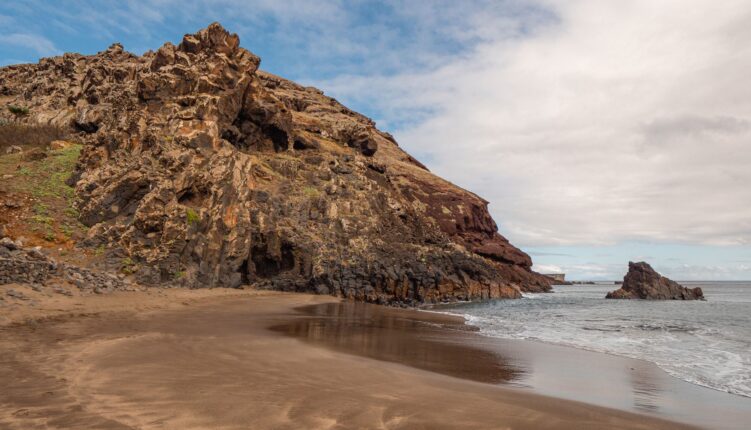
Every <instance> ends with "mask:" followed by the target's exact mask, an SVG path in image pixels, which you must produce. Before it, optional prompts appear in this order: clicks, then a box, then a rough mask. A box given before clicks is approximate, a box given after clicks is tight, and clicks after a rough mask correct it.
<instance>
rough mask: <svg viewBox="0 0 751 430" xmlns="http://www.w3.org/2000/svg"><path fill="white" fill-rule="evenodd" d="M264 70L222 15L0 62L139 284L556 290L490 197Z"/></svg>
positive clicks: (501, 292) (113, 255) (368, 291)
mask: <svg viewBox="0 0 751 430" xmlns="http://www.w3.org/2000/svg"><path fill="white" fill-rule="evenodd" d="M259 64H260V59H259V58H258V57H257V56H255V55H253V54H252V53H251V52H249V51H247V50H245V49H243V48H242V47H240V40H239V38H238V36H237V35H236V34H231V33H229V32H228V31H226V30H225V29H224V28H222V26H221V25H219V24H218V23H214V24H212V25H210V26H209V27H208V28H206V29H203V30H201V31H199V32H197V33H195V34H189V35H186V36H185V37H184V38H183V39H182V41H181V42H180V43H179V44H177V45H173V44H172V43H169V42H168V43H166V44H164V45H163V46H162V47H161V48H159V49H158V50H157V51H155V52H151V51H149V52H147V53H145V54H144V55H142V56H138V55H134V54H131V53H128V52H127V51H125V50H124V49H123V47H122V46H121V45H120V44H114V45H112V46H111V47H110V48H109V49H107V50H105V51H102V52H100V53H98V54H96V55H91V56H84V55H78V54H65V55H63V56H59V57H54V58H45V59H42V60H41V61H39V63H38V64H24V65H15V66H8V67H3V68H0V96H2V100H3V102H4V103H7V104H13V105H19V106H24V107H25V108H28V110H29V116H28V117H27V118H25V119H24V121H30V122H31V121H33V122H37V123H45V124H54V125H59V126H62V127H66V128H67V127H70V128H71V129H72V130H73V131H74V132H75V133H77V136H76V140H77V141H80V142H81V143H83V144H84V147H83V151H82V155H81V158H80V160H79V163H78V166H77V170H76V173H75V174H74V175H73V177H71V178H70V180H69V183H70V184H71V185H73V186H74V187H75V196H76V202H77V210H78V212H79V213H80V221H81V222H82V223H83V224H85V225H86V226H87V227H89V234H88V238H87V239H86V241H85V243H84V245H85V246H88V247H91V248H92V249H101V250H103V252H104V258H105V260H106V261H107V264H109V265H110V266H112V267H111V269H112V270H118V269H119V268H120V266H122V265H123V264H125V263H123V262H127V269H128V273H132V276H133V277H134V278H135V280H136V281H137V282H139V283H141V284H144V285H175V286H184V287H191V288H197V287H239V286H241V285H253V286H255V287H257V288H267V289H276V290H284V291H300V292H302V291H307V292H316V293H319V294H331V295H336V296H340V297H346V298H349V299H352V300H362V301H368V302H376V303H383V304H393V305H415V304H419V303H423V302H439V301H453V300H472V299H489V298H516V297H521V292H523V291H530V292H542V291H549V290H550V283H551V281H550V279H549V278H547V277H545V276H542V275H539V274H537V273H535V272H533V271H532V270H531V266H532V260H531V259H530V257H529V256H528V255H527V254H525V253H524V252H522V251H521V250H520V249H518V248H516V247H515V246H513V245H512V244H511V243H509V241H508V240H506V238H504V237H503V236H501V235H500V234H499V233H498V229H497V227H496V223H495V222H494V221H493V219H492V218H491V216H490V214H489V213H488V209H487V206H488V202H487V201H485V200H483V199H482V198H480V197H478V196H477V195H475V194H473V193H471V192H469V191H466V190H463V189H461V188H459V187H457V186H456V185H454V184H451V183H450V182H448V181H445V180H443V179H441V178H439V177H437V176H436V175H434V174H432V173H431V172H430V171H428V169H427V168H426V167H425V166H423V165H422V164H420V163H419V162H418V161H417V160H415V159H414V158H413V157H411V156H410V155H409V154H407V153H406V152H405V151H404V150H403V149H401V148H400V147H399V145H398V144H397V142H396V140H395V139H394V138H393V137H392V136H391V135H390V134H388V133H386V132H383V131H381V130H378V129H377V128H376V126H375V123H374V122H373V121H372V120H371V119H369V118H367V117H365V116H364V115H361V114H359V113H356V112H354V111H352V110H350V109H348V108H347V107H345V106H343V105H341V104H340V103H338V102H337V101H336V100H335V99H333V98H331V97H327V96H326V95H324V94H323V92H322V91H320V90H318V89H316V88H312V87H306V86H302V85H298V84H296V83H294V82H291V81H288V80H286V79H283V78H280V77H278V76H274V75H272V74H269V73H265V72H263V71H260V70H259V69H258V67H259Z"/></svg>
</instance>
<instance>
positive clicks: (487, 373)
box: [272, 302, 751, 430]
mask: <svg viewBox="0 0 751 430" xmlns="http://www.w3.org/2000/svg"><path fill="white" fill-rule="evenodd" d="M298 311H299V312H301V313H302V314H304V315H307V316H308V318H302V319H298V320H296V321H294V322H291V323H288V324H284V325H280V326H276V327H272V329H273V330H275V331H278V332H281V333H285V334H287V335H290V336H294V337H296V338H299V339H303V340H305V341H307V342H310V343H312V344H316V345H324V346H326V347H328V348H332V349H334V350H337V351H342V352H347V353H350V354H357V355H361V356H364V357H371V358H376V359H378V360H386V361H390V362H395V363H401V364H406V365H409V366H413V367H416V368H420V369H424V370H429V371H432V372H439V373H442V374H446V375H449V376H453V377H458V378H464V379H469V380H474V381H478V382H485V383H491V384H498V385H502V386H504V387H514V388H518V389H522V390H525V391H528V392H533V393H536V394H542V395H546V396H552V397H558V398H563V399H569V400H576V401H580V402H584V403H587V404H593V405H598V406H604V407H609V408H615V409H619V410H623V411H629V412H634V413H640V414H648V415H652V416H656V417H660V418H664V419H669V420H673V421H680V422H685V423H691V424H694V425H699V426H701V427H704V428H713V429H737V430H745V429H748V428H749V423H751V399H749V398H746V397H742V396H738V395H733V394H728V393H724V392H720V391H716V390H712V389H709V388H705V387H701V386H698V385H695V384H691V383H688V382H685V381H682V380H680V379H677V378H675V377H672V376H670V375H669V374H667V373H666V372H665V371H663V370H662V369H660V368H659V367H657V366H656V365H655V364H653V363H649V362H646V361H643V360H634V359H628V358H623V357H618V356H614V355H608V354H602V353H596V352H590V351H585V350H581V349H576V348H570V347H564V346H557V345H551V344H545V343H540V342H532V341H525V340H507V339H497V338H489V337H486V336H480V335H478V334H477V332H476V331H474V330H472V329H473V327H470V326H467V325H465V324H464V323H463V319H461V318H456V319H452V318H448V319H447V318H441V317H444V316H446V315H444V314H438V315H436V314H433V313H428V312H415V311H405V310H396V309H391V308H383V307H377V306H372V305H366V304H357V303H346V302H345V303H329V304H323V305H315V306H306V307H302V308H299V309H298Z"/></svg>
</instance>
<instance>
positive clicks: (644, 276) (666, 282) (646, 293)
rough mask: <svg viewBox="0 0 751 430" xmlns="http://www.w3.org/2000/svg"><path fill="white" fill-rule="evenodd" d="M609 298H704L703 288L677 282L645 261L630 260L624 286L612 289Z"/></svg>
mask: <svg viewBox="0 0 751 430" xmlns="http://www.w3.org/2000/svg"><path fill="white" fill-rule="evenodd" d="M605 298H607V299H648V300H704V293H703V292H702V290H701V288H699V287H696V288H686V287H684V286H682V285H680V284H678V283H677V282H675V281H673V280H670V279H668V278H666V277H664V276H662V275H660V274H659V273H657V272H656V271H655V270H654V269H653V268H652V266H650V265H649V264H647V263H645V262H643V261H642V262H638V263H634V262H631V261H629V263H628V273H626V276H625V277H624V278H623V286H622V287H621V288H619V289H617V290H615V291H611V292H609V293H608V294H607V296H606V297H605Z"/></svg>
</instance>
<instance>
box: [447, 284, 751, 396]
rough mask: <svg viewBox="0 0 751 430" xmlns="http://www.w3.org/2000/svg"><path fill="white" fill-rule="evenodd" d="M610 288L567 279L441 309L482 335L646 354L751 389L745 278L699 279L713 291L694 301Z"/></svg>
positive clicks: (682, 374)
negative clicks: (631, 296) (506, 297)
mask: <svg viewBox="0 0 751 430" xmlns="http://www.w3.org/2000/svg"><path fill="white" fill-rule="evenodd" d="M702 287H705V286H704V285H702ZM609 289H612V287H611V286H609V285H603V286H594V287H593V286H587V287H576V286H573V287H566V288H565V289H564V288H561V289H557V290H556V293H555V294H527V293H525V294H524V299H523V300H510V301H498V302H489V303H480V304H465V305H460V306H457V307H455V308H450V309H442V310H441V311H449V312H450V313H452V314H454V315H460V316H463V317H464V319H465V321H466V322H467V323H468V324H471V325H474V326H476V327H478V328H479V330H480V333H481V334H483V335H486V336H491V337H500V338H506V339H526V340H535V341H540V342H546V343H552V344H558V345H564V346H569V347H575V348H580V349H586V350H590V351H595V352H602V353H608V354H613V355H620V356H623V357H628V358H636V359H641V360H646V361H649V362H652V363H654V364H656V365H657V366H659V367H660V368H662V369H663V370H665V371H666V372H667V373H668V374H670V375H672V376H674V377H677V378H679V379H682V380H684V381H686V382H690V383H693V384H697V385H701V386H704V387H708V388H713V389H716V390H720V391H725V392H728V393H733V394H737V395H741V396H746V397H751V317H749V315H751V314H750V313H749V312H748V307H747V306H748V303H751V284H749V285H743V286H738V287H732V286H731V288H728V287H727V286H722V287H721V288H716V289H714V290H713V289H712V287H711V286H709V287H705V294H706V295H709V296H711V295H712V292H713V291H714V292H715V294H716V296H714V297H716V299H713V298H712V297H710V298H709V300H708V301H707V302H696V303H669V302H662V303H657V302H646V303H635V302H634V303H628V301H627V302H622V301H612V300H605V299H604V296H605V293H606V292H607V291H608V290H609ZM527 299H531V300H527Z"/></svg>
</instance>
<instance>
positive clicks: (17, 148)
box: [5, 145, 23, 154]
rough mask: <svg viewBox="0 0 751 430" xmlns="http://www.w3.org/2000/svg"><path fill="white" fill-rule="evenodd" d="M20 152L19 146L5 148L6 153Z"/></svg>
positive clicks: (21, 150)
mask: <svg viewBox="0 0 751 430" xmlns="http://www.w3.org/2000/svg"><path fill="white" fill-rule="evenodd" d="M21 152H23V148H21V147H20V146H16V145H12V146H9V147H8V148H7V149H6V150H5V153H6V154H19V153H21Z"/></svg>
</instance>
